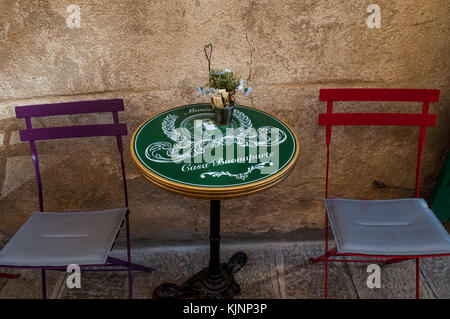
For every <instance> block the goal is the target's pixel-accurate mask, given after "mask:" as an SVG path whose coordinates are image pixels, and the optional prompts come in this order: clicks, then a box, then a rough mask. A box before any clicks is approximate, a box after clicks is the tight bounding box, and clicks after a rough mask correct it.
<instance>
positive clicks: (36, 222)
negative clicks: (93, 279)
mask: <svg viewBox="0 0 450 319" xmlns="http://www.w3.org/2000/svg"><path fill="white" fill-rule="evenodd" d="M123 110H124V105H123V100H121V99H115V100H97V101H80V102H69V103H57V104H45V105H28V106H19V107H16V117H17V118H23V119H25V122H26V126H27V128H26V130H21V131H20V139H21V140H22V141H28V142H29V143H30V149H31V156H32V159H33V162H34V166H35V171H36V178H37V185H38V194H39V208H40V211H39V212H36V213H33V214H32V215H31V217H30V218H29V219H28V220H27V221H26V222H25V224H23V225H22V227H21V228H20V229H19V230H18V231H17V233H16V234H15V235H14V236H13V237H12V238H11V239H10V240H9V242H8V243H7V244H6V246H5V247H4V248H3V249H2V250H1V251H0V268H12V269H14V268H18V269H41V275H42V296H43V298H46V294H47V293H46V276H45V271H46V270H57V271H66V269H67V266H69V265H70V264H77V265H79V266H80V268H81V270H82V271H104V270H106V271H128V289H129V297H130V298H132V295H133V292H132V271H133V270H142V271H152V270H153V268H150V267H145V266H141V265H138V264H134V263H132V262H131V248H130V229H129V221H128V220H129V215H130V210H129V209H128V192H127V183H126V176H125V166H124V158H123V145H122V136H123V135H127V126H126V124H124V123H120V122H119V115H118V112H119V111H123ZM100 112H111V113H112V119H113V123H112V124H95V125H76V126H59V127H47V128H33V127H32V125H31V119H32V118H33V117H46V116H57V115H71V114H83V113H100ZM95 136H112V137H115V138H116V142H117V147H118V151H119V155H120V164H121V171H122V182H123V189H124V204H125V206H124V207H122V208H115V209H109V210H101V211H82V212H81V211H76V212H47V211H44V199H43V195H42V182H41V174H40V171H39V158H38V154H37V149H36V143H35V142H36V141H38V140H49V139H62V138H82V137H95ZM124 223H125V226H126V238H127V260H121V259H118V258H114V257H111V256H110V252H111V250H112V248H113V245H114V242H115V239H116V238H117V236H118V234H119V231H120V229H121V227H122V225H123V224H124ZM100 266H105V267H106V268H103V269H98V268H97V267H100ZM92 267H94V268H92ZM117 267H120V268H117Z"/></svg>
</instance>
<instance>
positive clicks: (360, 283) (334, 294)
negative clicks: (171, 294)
mask: <svg viewBox="0 0 450 319" xmlns="http://www.w3.org/2000/svg"><path fill="white" fill-rule="evenodd" d="M208 249H209V248H208V246H206V245H205V246H198V245H197V246H183V247H173V246H170V247H161V246H160V247H151V248H136V249H134V250H133V261H134V262H138V263H142V264H144V265H148V266H153V267H156V268H157V270H155V271H154V272H152V273H144V272H135V273H134V295H135V298H151V295H152V291H153V289H154V288H155V287H156V286H157V285H159V284H160V283H162V282H164V281H172V282H176V283H182V282H183V281H184V280H186V279H188V278H189V277H190V276H191V275H192V274H194V273H195V272H197V271H199V270H200V269H201V268H202V267H204V266H206V265H207V263H208V253H209V251H208ZM236 251H244V252H246V253H247V254H248V255H249V261H248V264H247V265H246V266H245V267H244V268H243V269H242V270H241V271H240V272H238V273H237V274H236V279H237V281H238V283H239V284H240V285H241V289H242V292H241V294H240V295H239V298H322V297H323V295H324V288H323V274H324V267H323V264H315V265H312V264H310V263H309V262H308V258H309V257H310V256H317V255H319V254H321V253H322V252H323V243H321V242H319V241H303V242H273V243H248V244H241V245H236V244H229V245H227V244H226V243H224V245H223V246H222V259H223V261H225V260H227V259H228V258H229V257H230V256H231V255H232V254H233V253H234V252H236ZM114 255H115V256H118V257H124V256H125V255H126V254H125V251H124V250H116V251H115V252H114ZM421 266H422V268H421V274H420V275H421V297H423V298H450V257H443V258H435V259H433V260H431V259H428V258H426V259H423V262H422V263H421ZM366 267H367V264H365V263H364V264H363V263H357V264H348V263H346V264H342V263H336V264H331V268H330V277H329V278H330V279H329V296H330V298H414V296H415V264H414V263H413V262H412V261H405V262H402V263H398V264H393V265H387V266H383V267H381V288H380V289H376V288H374V289H369V288H368V287H367V285H366V280H367V276H368V275H369V274H368V273H367V272H366V269H367V268H366ZM21 273H22V276H21V277H20V278H19V279H13V280H11V279H0V298H2V299H3V298H40V296H41V286H40V284H41V281H40V272H39V271H38V270H29V271H21ZM47 273H48V275H47V276H48V288H47V289H48V296H49V298H126V297H127V288H126V287H127V286H126V285H127V277H126V273H123V272H112V273H103V272H100V273H99V272H90V273H83V274H82V279H81V285H82V287H81V288H80V289H68V288H67V287H66V284H65V282H66V280H65V279H66V277H65V276H66V274H65V273H62V272H47Z"/></svg>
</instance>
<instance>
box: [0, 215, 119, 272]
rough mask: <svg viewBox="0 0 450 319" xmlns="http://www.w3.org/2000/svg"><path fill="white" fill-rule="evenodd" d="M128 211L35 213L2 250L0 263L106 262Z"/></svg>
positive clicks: (18, 264)
mask: <svg viewBox="0 0 450 319" xmlns="http://www.w3.org/2000/svg"><path fill="white" fill-rule="evenodd" d="M126 212H127V208H117V209H111V210H104V211H88V212H37V213H34V214H33V215H31V217H30V218H29V219H28V220H27V221H26V222H25V223H24V224H23V225H22V227H21V228H20V229H19V231H18V232H17V233H16V234H15V235H14V236H13V237H12V238H11V240H10V241H9V242H8V243H7V244H6V246H5V247H4V248H3V250H2V251H0V265H8V266H67V265H69V264H78V265H94V264H104V263H105V262H106V259H107V257H108V254H109V252H110V250H111V248H112V245H113V243H114V240H115V238H116V235H117V233H118V232H119V229H120V226H121V223H122V221H123V219H124V216H125V214H126Z"/></svg>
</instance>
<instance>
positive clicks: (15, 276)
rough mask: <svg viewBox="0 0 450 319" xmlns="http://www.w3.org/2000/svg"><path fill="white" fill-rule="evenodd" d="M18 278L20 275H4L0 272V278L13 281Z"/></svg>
mask: <svg viewBox="0 0 450 319" xmlns="http://www.w3.org/2000/svg"><path fill="white" fill-rule="evenodd" d="M18 277H20V274H5V273H4V272H0V278H8V279H15V278H18Z"/></svg>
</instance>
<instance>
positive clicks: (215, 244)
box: [153, 200, 247, 299]
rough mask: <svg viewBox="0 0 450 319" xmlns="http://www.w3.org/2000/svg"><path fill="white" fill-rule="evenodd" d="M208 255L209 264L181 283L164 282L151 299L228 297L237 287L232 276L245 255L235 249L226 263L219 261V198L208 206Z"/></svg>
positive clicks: (237, 291) (236, 290) (230, 296)
mask: <svg viewBox="0 0 450 319" xmlns="http://www.w3.org/2000/svg"><path fill="white" fill-rule="evenodd" d="M209 242H210V257H209V266H208V268H205V269H203V270H201V271H200V272H198V273H196V274H195V275H194V276H192V277H191V278H190V279H188V280H187V281H186V282H185V283H184V284H182V285H181V286H178V285H176V284H173V283H164V284H162V285H159V286H158V287H156V289H155V290H154V292H153V298H155V299H167V298H188V299H191V298H198V299H231V298H233V297H234V296H235V295H236V294H238V293H239V292H240V291H241V289H240V287H239V285H238V284H237V283H236V281H235V280H234V274H235V273H236V272H237V271H238V270H240V269H241V268H242V267H243V266H244V265H245V263H246V262H247V255H246V254H245V253H242V252H238V253H235V254H234V255H233V256H232V257H231V258H230V260H229V261H228V263H226V264H225V263H220V201H219V200H212V201H211V210H210V236H209Z"/></svg>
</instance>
